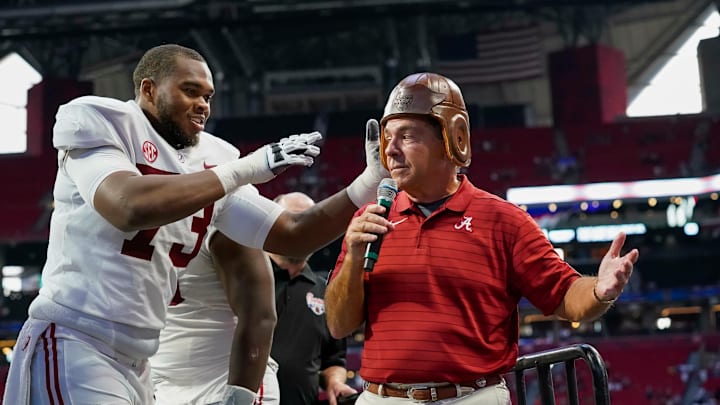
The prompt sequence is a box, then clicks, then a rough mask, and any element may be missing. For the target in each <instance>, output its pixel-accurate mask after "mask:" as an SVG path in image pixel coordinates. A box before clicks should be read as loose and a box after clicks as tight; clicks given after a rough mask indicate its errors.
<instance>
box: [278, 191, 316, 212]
mask: <svg viewBox="0 0 720 405" xmlns="http://www.w3.org/2000/svg"><path fill="white" fill-rule="evenodd" d="M274 201H275V202H276V203H278V204H280V206H282V207H283V208H285V209H286V210H288V211H290V212H303V211H305V210H307V209H308V208H310V207H312V206H313V205H315V201H313V199H312V198H310V196H308V195H307V194H305V193H300V192H293V193H287V194H280V195H279V196H277V197H275V200H274Z"/></svg>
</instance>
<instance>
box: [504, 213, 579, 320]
mask: <svg viewBox="0 0 720 405" xmlns="http://www.w3.org/2000/svg"><path fill="white" fill-rule="evenodd" d="M512 258H513V259H512V260H513V269H514V271H513V281H514V284H515V287H516V288H517V289H518V291H520V293H521V295H523V296H524V297H526V298H527V299H528V300H529V301H530V302H531V303H532V304H533V305H534V306H535V307H537V308H538V309H539V310H541V311H542V312H543V314H545V315H550V314H552V313H553V312H555V310H556V309H557V307H558V306H559V305H560V303H561V302H562V300H563V299H564V298H565V293H566V292H567V290H568V289H569V288H570V285H571V284H572V283H573V282H574V281H575V280H577V279H578V278H580V277H581V275H580V273H578V272H577V271H576V270H575V269H573V268H572V267H571V266H570V265H569V264H568V263H567V262H566V261H564V260H563V259H561V258H560V256H559V255H558V254H557V252H556V251H555V249H554V248H553V246H552V244H551V243H550V241H548V239H547V238H546V237H545V235H544V234H543V233H542V230H540V227H539V226H538V225H537V224H536V223H535V221H533V220H532V218H531V217H530V216H529V215H527V216H526V218H525V219H524V220H523V222H521V223H520V226H518V228H517V233H516V239H515V243H514V245H513V251H512Z"/></svg>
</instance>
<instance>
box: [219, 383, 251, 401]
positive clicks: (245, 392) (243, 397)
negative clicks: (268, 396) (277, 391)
mask: <svg viewBox="0 0 720 405" xmlns="http://www.w3.org/2000/svg"><path fill="white" fill-rule="evenodd" d="M256 396H257V394H255V393H254V392H252V391H250V390H249V389H247V388H245V387H241V386H239V385H230V384H228V385H226V386H225V398H224V399H223V402H222V403H223V405H252V404H253V403H254V402H255V397H256Z"/></svg>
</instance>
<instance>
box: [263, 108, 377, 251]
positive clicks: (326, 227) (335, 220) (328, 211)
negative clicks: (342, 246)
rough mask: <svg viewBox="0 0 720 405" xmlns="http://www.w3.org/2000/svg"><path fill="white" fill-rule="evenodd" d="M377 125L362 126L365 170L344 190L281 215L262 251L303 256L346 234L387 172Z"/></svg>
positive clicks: (372, 199)
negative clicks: (298, 209) (296, 211)
mask: <svg viewBox="0 0 720 405" xmlns="http://www.w3.org/2000/svg"><path fill="white" fill-rule="evenodd" d="M379 138H380V134H379V126H378V122H377V121H376V120H374V119H371V120H368V122H367V123H366V125H365V161H366V167H365V170H364V171H363V172H362V173H361V174H360V175H359V176H358V177H357V178H356V179H355V180H353V182H352V183H351V184H350V185H349V186H348V187H346V188H345V189H344V190H341V191H339V192H338V193H336V194H334V195H332V196H330V197H329V198H327V199H325V200H323V201H320V202H319V203H317V204H315V205H314V206H313V207H311V208H310V209H308V210H306V211H303V212H301V213H290V212H283V213H282V214H281V215H280V216H279V217H278V219H277V220H276V221H275V224H274V225H273V227H272V228H271V229H270V233H269V234H268V236H267V238H266V240H265V244H264V246H263V248H264V250H266V251H268V252H273V253H278V254H283V255H288V256H299V257H301V256H305V255H308V254H311V253H312V252H314V251H316V250H318V249H319V248H321V247H322V246H325V245H327V244H328V243H330V242H332V241H333V240H335V239H337V238H338V237H339V236H340V235H342V234H343V232H345V229H346V228H347V225H348V223H349V222H350V219H351V218H352V216H353V214H354V213H355V211H357V209H358V208H359V207H362V206H363V205H365V204H367V203H369V202H372V201H375V200H376V194H377V187H378V185H379V184H380V181H381V180H382V179H383V178H386V177H389V173H388V172H387V170H385V168H384V167H383V165H382V163H381V162H380V149H379V148H380V140H379Z"/></svg>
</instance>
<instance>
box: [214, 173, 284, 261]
mask: <svg viewBox="0 0 720 405" xmlns="http://www.w3.org/2000/svg"><path fill="white" fill-rule="evenodd" d="M223 200H224V201H223V202H224V204H223V206H222V208H221V209H220V212H218V215H217V216H216V217H215V223H214V225H215V227H217V229H218V230H219V231H220V232H222V233H223V234H225V235H226V236H227V237H228V238H230V239H232V240H234V241H235V242H236V243H239V244H241V245H244V246H247V247H251V248H255V249H262V248H263V246H264V245H265V239H266V238H267V235H268V233H270V228H272V226H273V224H274V223H275V221H276V220H277V218H278V217H279V216H280V214H281V213H282V212H283V208H282V207H281V206H280V205H278V204H277V203H275V202H274V201H272V200H269V199H267V198H265V197H263V196H261V195H260V193H258V191H257V189H256V188H255V187H253V186H243V187H240V188H239V189H238V190H237V191H236V192H234V193H232V194H230V195H228V196H227V197H225V198H224V199H223Z"/></svg>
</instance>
